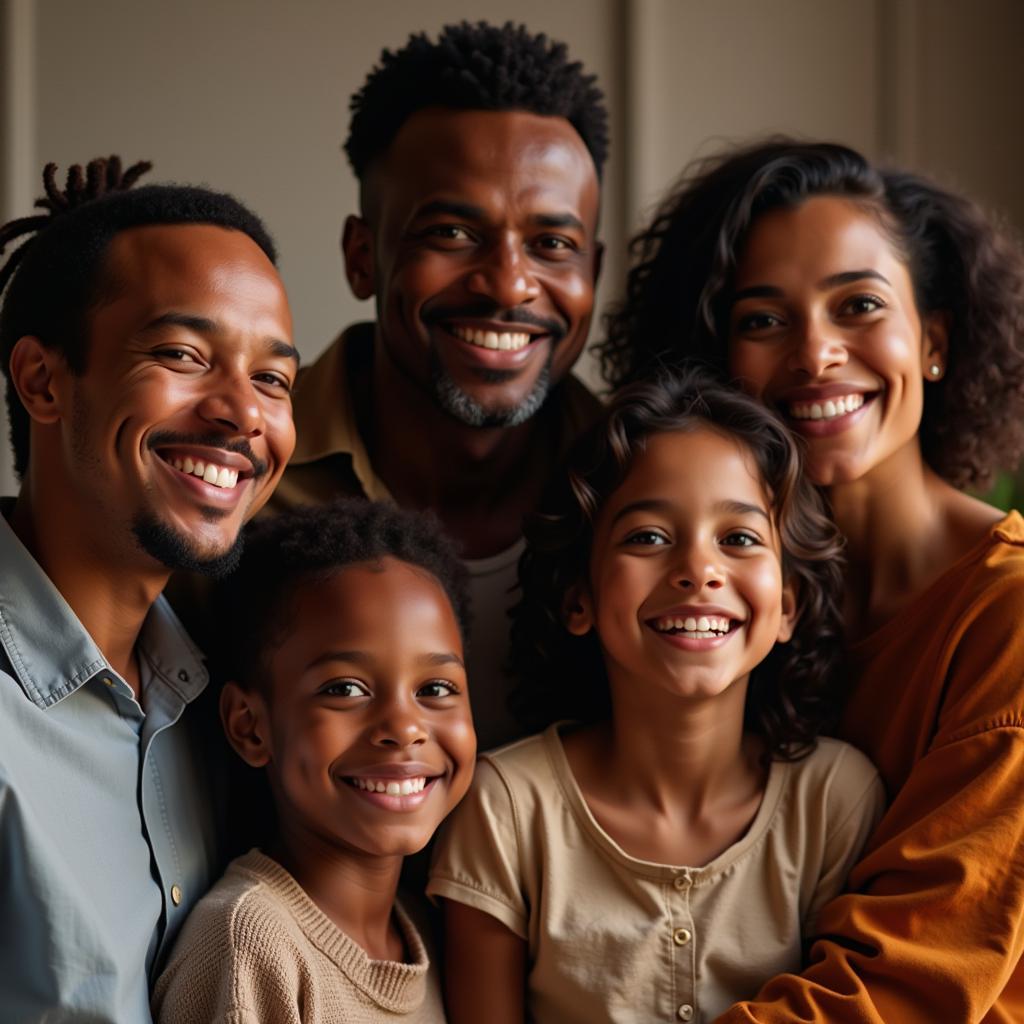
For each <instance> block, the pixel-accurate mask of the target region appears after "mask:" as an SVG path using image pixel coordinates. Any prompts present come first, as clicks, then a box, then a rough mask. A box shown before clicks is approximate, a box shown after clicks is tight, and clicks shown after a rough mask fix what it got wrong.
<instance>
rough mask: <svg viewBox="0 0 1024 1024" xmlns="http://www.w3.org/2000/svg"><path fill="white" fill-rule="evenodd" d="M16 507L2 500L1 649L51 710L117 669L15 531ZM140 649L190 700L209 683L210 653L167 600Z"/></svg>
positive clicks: (152, 616) (153, 613) (148, 624)
mask: <svg viewBox="0 0 1024 1024" xmlns="http://www.w3.org/2000/svg"><path fill="white" fill-rule="evenodd" d="M13 507H14V499H13V498H5V499H2V500H0V565H3V567H4V572H3V577H2V582H0V645H2V647H3V649H4V652H5V653H6V655H7V660H8V661H9V662H10V664H11V667H12V669H13V671H14V674H15V676H16V677H17V679H18V682H19V683H20V684H21V687H22V689H23V690H24V691H25V694H26V696H28V698H29V699H30V700H31V701H33V702H34V703H35V704H36V705H38V706H39V707H40V708H49V707H52V706H53V705H54V704H56V703H57V702H58V701H61V700H63V699H64V698H65V697H67V696H68V695H69V694H71V693H74V692H75V690H77V689H78V688H79V687H80V686H82V684H83V683H86V682H87V681H88V680H89V679H91V678H93V677H94V676H95V675H97V674H98V673H101V672H102V673H104V674H109V673H113V669H111V668H110V665H109V663H108V662H107V659H106V658H105V657H104V656H103V652H102V651H101V650H100V649H99V647H97V646H96V643H95V641H94V640H93V638H92V637H91V636H90V635H89V634H88V632H86V630H85V627H84V626H83V625H82V623H81V622H80V621H79V619H78V616H76V615H75V613H74V612H73V611H72V610H71V607H70V606H69V605H68V603H67V602H66V601H65V600H64V598H63V596H62V595H61V593H60V591H59V590H57V588H56V587H55V586H54V585H53V583H52V582H51V581H50V578H49V577H48V576H47V575H46V573H45V572H43V570H42V568H41V567H40V565H39V563H38V562H37V561H36V560H35V559H34V558H33V557H32V555H31V554H30V553H29V552H28V550H27V549H26V548H25V546H24V545H23V544H22V543H21V541H20V540H19V539H18V538H17V536H16V535H15V533H14V531H13V530H12V529H11V527H10V524H9V523H8V522H7V519H6V516H7V515H9V514H10V511H11V509H12V508H13ZM139 645H140V647H141V648H142V649H143V650H144V651H145V652H146V655H147V656H148V659H149V661H150V663H151V664H152V666H153V668H154V670H155V672H156V673H157V674H158V675H159V676H160V677H161V678H162V679H163V680H164V682H166V683H167V684H168V685H169V686H170V687H171V688H172V689H173V690H174V691H175V692H177V694H178V695H179V696H180V697H181V699H182V700H183V701H185V702H186V703H187V702H188V701H191V700H192V699H193V698H195V697H196V696H198V695H199V693H200V692H201V691H202V690H203V688H204V687H205V686H206V683H207V681H208V678H209V677H208V675H207V672H206V668H205V667H204V666H203V663H202V655H201V653H200V652H199V650H198V648H197V647H196V646H195V645H194V644H193V643H192V641H191V640H190V639H189V637H188V635H187V634H186V633H185V630H184V628H183V627H182V625H181V623H180V622H179V621H178V618H177V616H176V615H175V614H174V612H172V611H171V608H170V605H168V604H167V602H166V600H165V599H164V598H163V596H162V595H161V596H160V597H159V598H157V600H156V603H155V604H154V605H153V607H152V608H150V610H149V613H148V614H147V616H146V619H145V621H144V622H143V625H142V631H141V633H140V635H139ZM114 674H116V673H114Z"/></svg>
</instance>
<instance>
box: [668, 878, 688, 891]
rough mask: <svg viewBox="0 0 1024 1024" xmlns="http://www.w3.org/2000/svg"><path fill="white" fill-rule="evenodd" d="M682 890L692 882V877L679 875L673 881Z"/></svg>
mask: <svg viewBox="0 0 1024 1024" xmlns="http://www.w3.org/2000/svg"><path fill="white" fill-rule="evenodd" d="M672 884H673V885H674V886H675V887H676V888H677V889H678V890H679V891H680V892H682V891H683V889H685V888H687V886H689V884H690V879H689V878H687V877H686V875H679V876H678V877H677V878H676V879H675V881H674V882H673V883H672Z"/></svg>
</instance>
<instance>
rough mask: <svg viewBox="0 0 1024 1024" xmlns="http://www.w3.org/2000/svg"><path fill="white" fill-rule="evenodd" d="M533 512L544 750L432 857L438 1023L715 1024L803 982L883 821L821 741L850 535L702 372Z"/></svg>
mask: <svg viewBox="0 0 1024 1024" xmlns="http://www.w3.org/2000/svg"><path fill="white" fill-rule="evenodd" d="M541 508H542V511H541V512H540V513H539V514H538V515H537V516H536V518H535V519H534V520H533V521H532V522H531V523H529V524H528V528H527V541H528V547H527V552H526V554H525V555H524V557H523V561H522V563H521V567H520V578H521V581H522V586H523V597H522V602H521V604H520V606H519V608H518V610H517V613H516V620H515V626H514V631H513V651H514V657H515V660H516V662H517V664H516V668H517V670H518V675H519V676H520V678H522V679H523V681H524V684H525V685H524V689H523V691H522V694H521V696H522V699H523V704H524V707H525V709H526V710H527V711H528V712H530V718H531V719H532V722H533V724H534V725H537V726H541V725H548V726H549V727H548V728H547V730H546V731H545V732H543V733H542V734H541V735H539V736H534V737H532V738H530V739H526V740H523V741H521V742H519V743H515V744H513V745H512V746H509V747H505V748H503V749H501V750H498V751H495V752H494V753H492V754H489V755H486V756H485V758H484V760H483V761H482V762H481V764H480V766H479V769H478V775H477V778H478V780H479V781H478V783H477V784H476V785H475V786H474V788H473V790H472V791H471V793H470V795H469V796H468V797H467V799H466V801H465V802H464V803H463V804H462V805H461V806H460V808H459V809H458V810H457V811H456V814H455V818H454V819H453V821H452V824H451V827H450V829H449V830H448V831H447V832H446V834H445V835H444V836H443V838H442V839H441V841H440V844H439V848H438V851H437V856H436V858H435V862H434V867H433V870H432V873H431V882H430V888H429V890H428V891H429V892H431V893H433V894H435V895H439V896H443V897H444V898H445V918H446V932H447V969H446V974H447V1005H448V1011H449V1018H450V1020H451V1021H452V1022H453V1024H463V1022H466V1024H468V1022H473V1024H476V1022H478V1021H482V1020H487V1021H488V1022H489V1024H513V1022H514V1024H522V1022H523V1021H524V1019H525V1020H530V1021H534V1022H536V1024H572V1022H580V1024H583V1022H586V1024H611V1022H617V1021H655V1020H668V1019H682V1020H693V1019H699V1018H700V1017H701V1015H706V1014H708V1013H714V1012H716V1011H719V1010H724V1009H726V1008H727V1007H728V1006H729V1004H730V1003H732V1002H733V1001H734V1000H736V999H738V998H742V997H744V996H751V995H753V994H754V993H755V992H756V991H757V989H758V987H759V986H760V984H761V983H762V982H763V981H764V980H765V979H766V978H768V977H770V976H771V975H772V974H773V973H775V972H777V971H780V970H793V969H797V968H798V967H799V965H800V962H801V944H802V939H803V937H804V936H805V935H806V934H808V932H809V930H810V929H811V928H812V927H813V922H814V920H815V917H816V915H817V912H818V910H819V909H820V907H821V906H822V905H823V904H825V903H827V902H828V901H829V900H830V899H831V898H832V897H833V896H835V894H836V893H837V892H838V890H839V887H840V886H841V885H842V882H843V879H844V878H845V876H846V873H847V871H848V870H849V867H850V866H851V864H852V863H853V862H854V860H855V859H856V857H857V855H858V852H859V850H860V847H861V845H862V843H863V841H864V839H865V838H866V836H867V834H868V833H869V832H870V831H871V829H872V827H873V826H874V824H875V823H876V822H877V820H878V817H879V815H880V813H881V809H882V805H883V801H884V795H883V793H882V787H881V783H880V781H879V779H878V775H877V773H876V772H875V770H874V768H872V767H871V765H870V764H869V763H868V762H867V760H866V759H865V758H864V757H863V756H862V755H861V754H859V753H858V752H857V751H856V750H854V749H853V748H852V747H850V746H848V745H847V744H845V743H841V742H838V741H836V740H821V741H818V740H817V734H818V731H819V729H820V728H821V725H822V722H823V719H824V718H825V717H826V716H827V715H828V714H829V712H830V710H831V709H832V708H833V707H834V706H835V703H836V701H835V693H836V692H837V691H838V689H839V686H840V673H839V672H838V661H839V659H840V657H841V642H840V628H839V627H840V622H839V607H838V596H839V592H840V582H841V573H840V569H839V564H838V562H837V555H838V553H839V541H838V537H837V534H836V531H835V527H834V526H833V524H832V523H831V522H830V521H829V520H828V518H827V516H826V515H825V512H824V505H823V503H822V501H821V498H820V496H819V495H818V494H817V493H816V492H815V490H814V488H813V487H812V486H811V485H810V484H809V483H808V482H807V480H806V478H805V477H804V476H803V475H802V473H801V467H800V459H799V455H798V452H797V449H796V445H795V443H794V441H793V439H792V437H791V436H790V435H789V434H788V432H787V431H786V430H785V428H784V427H783V426H782V424H780V423H779V422H778V421H777V420H776V418H775V417H774V416H772V415H771V414H770V413H769V412H768V411H767V410H766V409H764V408H763V407H762V406H760V405H759V404H758V403H756V402H754V401H752V400H751V399H749V398H747V397H746V396H744V395H741V394H739V393H738V392H736V391H734V390H732V389H730V388H727V387H725V386H724V385H722V384H719V383H717V382H716V381H715V380H714V379H712V378H710V377H708V376H707V375H705V374H703V373H697V372H691V373H689V374H687V375H685V376H682V377H667V378H664V379H661V380H658V381H656V382H653V383H648V384H641V385H638V386H636V387H634V388H632V389H629V390H627V391H625V392H623V394H622V395H621V396H620V397H619V398H618V400H617V401H616V402H615V404H614V405H613V406H612V408H611V409H610V410H609V411H608V413H607V415H606V417H605V419H604V420H603V421H601V422H600V423H599V424H598V426H597V427H596V428H595V430H594V431H593V432H592V434H591V435H589V436H588V437H587V438H585V439H584V440H583V441H582V442H581V443H580V445H579V446H578V447H577V449H576V451H575V453H574V455H573V457H572V458H571V461H570V468H569V473H568V476H567V477H564V476H563V477H562V478H561V479H559V480H557V481H556V482H555V484H554V487H553V489H552V490H551V491H550V493H549V494H548V495H547V497H546V499H545V501H544V502H543V503H542V506H541ZM567 717H568V718H575V719H576V720H577V721H576V722H574V723H569V722H565V721H561V722H559V719H564V718H567ZM581 719H582V721H580V720H581ZM666 954H667V955H666Z"/></svg>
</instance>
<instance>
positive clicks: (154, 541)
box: [132, 510, 244, 579]
mask: <svg viewBox="0 0 1024 1024" xmlns="http://www.w3.org/2000/svg"><path fill="white" fill-rule="evenodd" d="M212 511H213V510H211V512H212ZM132 533H133V534H134V536H135V539H136V541H138V544H139V547H141V548H142V550H143V551H145V552H146V554H147V555H149V556H150V557H151V558H155V559H156V560H157V561H158V562H159V563H160V564H161V565H165V566H166V567H167V568H168V569H185V570H187V571H189V572H198V573H202V574H203V575H204V576H211V577H213V578H214V579H221V578H223V577H224V576H228V575H230V574H231V573H232V572H234V571H235V569H236V568H237V567H238V562H239V560H240V559H241V557H242V548H243V546H244V541H243V537H242V533H241V532H239V534H238V536H237V537H236V538H235V541H234V543H233V544H232V545H231V547H229V548H228V549H227V550H226V551H221V552H219V553H218V554H215V555H205V554H202V553H201V552H199V551H198V550H197V549H196V546H195V544H194V543H193V542H192V541H191V540H190V539H189V538H188V537H186V536H185V535H184V534H182V533H181V532H179V531H178V530H175V529H174V528H173V527H170V526H168V525H167V523H164V522H161V521H160V520H159V519H157V517H156V516H155V515H154V514H153V513H152V512H149V511H146V512H140V513H138V515H136V516H135V518H134V520H132Z"/></svg>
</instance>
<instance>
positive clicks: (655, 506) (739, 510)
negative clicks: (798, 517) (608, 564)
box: [612, 498, 771, 526]
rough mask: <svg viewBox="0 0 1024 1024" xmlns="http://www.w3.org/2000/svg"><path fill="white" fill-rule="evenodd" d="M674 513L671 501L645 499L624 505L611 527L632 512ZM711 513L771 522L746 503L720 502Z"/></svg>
mask: <svg viewBox="0 0 1024 1024" xmlns="http://www.w3.org/2000/svg"><path fill="white" fill-rule="evenodd" d="M674 511H675V505H673V503H672V502H671V501H666V500H665V499H664V498H645V499H642V500H640V501H632V502H630V503H629V504H628V505H624V506H623V507H622V508H620V509H619V511H618V512H616V513H615V515H614V516H613V518H612V526H614V525H615V524H616V523H617V522H618V521H619V520H620V519H622V518H624V517H625V516H628V515H629V514H630V513H632V512H660V513H662V514H664V515H668V514H670V513H672V512H674ZM713 511H714V512H726V513H729V514H730V515H739V516H744V515H758V516H762V517H763V518H764V519H766V520H767V521H768V522H771V516H769V515H768V513H767V512H766V511H765V510H764V509H763V508H761V506H760V505H752V504H750V502H747V501H731V500H728V501H720V502H718V503H717V504H716V505H715V506H714V509H713Z"/></svg>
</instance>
